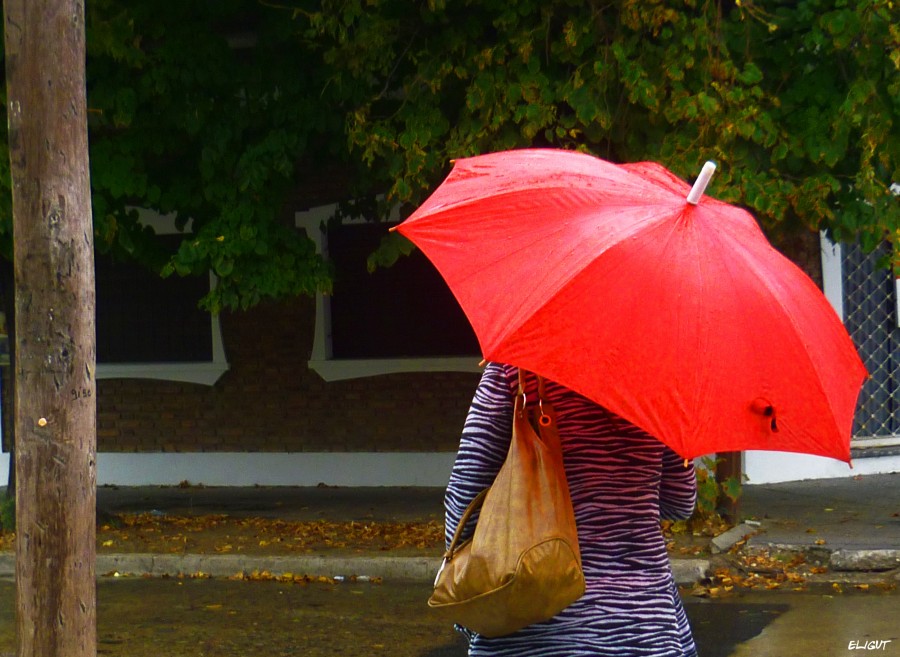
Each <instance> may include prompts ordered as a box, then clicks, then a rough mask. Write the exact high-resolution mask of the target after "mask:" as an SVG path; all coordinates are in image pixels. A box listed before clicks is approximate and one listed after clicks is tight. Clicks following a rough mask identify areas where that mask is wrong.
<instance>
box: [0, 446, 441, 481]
mask: <svg viewBox="0 0 900 657" xmlns="http://www.w3.org/2000/svg"><path fill="white" fill-rule="evenodd" d="M455 457H456V455H455V454H454V453H447V452H439V453H418V452H416V453H413V452H409V453H393V452H373V453H336V452H324V453H252V454H242V453H213V452H204V453H190V452H179V453H174V452H167V453H143V454H123V453H100V454H98V455H97V484H98V485H100V486H103V485H120V486H175V485H178V484H179V483H181V482H183V481H188V482H190V483H192V484H205V485H207V486H254V485H260V486H316V485H318V484H327V485H329V486H436V487H444V486H446V485H447V481H448V479H449V477H450V468H451V467H452V466H453V460H454V458H455ZM8 474H9V454H5V453H4V454H0V485H2V484H3V483H5V482H6V481H7V477H8Z"/></svg>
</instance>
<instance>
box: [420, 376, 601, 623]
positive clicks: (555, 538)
mask: <svg viewBox="0 0 900 657" xmlns="http://www.w3.org/2000/svg"><path fill="white" fill-rule="evenodd" d="M539 382H540V385H539V388H540V393H539V394H540V397H541V400H540V404H537V405H535V408H534V409H533V414H534V415H535V416H536V419H537V425H538V428H539V431H540V436H539V435H538V433H537V432H536V431H535V429H534V426H533V425H532V422H531V421H530V419H529V412H528V409H527V408H526V405H525V394H524V385H523V383H524V374H523V373H522V372H521V371H520V372H519V394H518V395H517V396H516V402H515V410H514V414H513V433H512V440H511V442H510V446H509V453H508V454H507V457H506V461H505V462H504V464H503V466H502V467H501V468H500V472H499V473H498V474H497V478H496V479H495V480H494V483H493V485H492V486H491V487H490V488H488V489H486V490H484V491H482V492H481V493H480V494H479V495H478V496H477V497H476V498H475V499H474V500H473V501H472V503H471V504H469V506H468V507H467V508H466V511H465V513H464V514H463V516H462V519H461V520H460V523H459V526H458V527H457V528H456V532H455V534H454V536H453V540H452V541H451V544H450V547H449V548H448V549H447V552H446V553H445V554H444V561H443V564H442V565H441V569H440V570H439V571H438V574H437V578H436V579H435V586H434V592H433V594H432V596H431V598H430V599H429V600H428V605H429V607H431V608H432V609H434V610H436V611H438V612H440V613H441V614H443V615H444V617H445V618H447V619H448V620H451V621H453V622H454V623H458V624H460V625H462V626H464V627H466V628H468V629H470V630H472V631H474V632H477V633H479V634H482V635H484V636H488V637H496V636H503V635H506V634H511V633H513V632H515V631H517V630H519V629H521V628H523V627H525V626H527V625H531V624H532V623H536V622H539V621H543V620H547V619H549V618H552V617H553V616H555V615H556V614H558V613H559V612H560V611H562V610H563V609H565V608H566V607H567V606H569V605H570V604H571V603H573V602H574V601H575V600H577V599H578V598H580V597H581V596H582V595H583V594H584V574H583V572H582V570H581V553H580V551H579V548H578V533H577V531H576V527H575V513H574V511H573V510H572V500H571V498H570V496H569V486H568V482H567V481H566V473H565V469H564V468H563V460H562V446H561V444H560V440H559V433H558V431H557V427H556V416H555V414H554V411H553V409H552V407H551V406H550V404H549V403H548V402H546V401H544V400H543V381H542V380H541V379H539ZM479 508H480V509H481V513H480V515H479V517H478V522H477V525H476V526H475V533H474V535H473V536H472V538H471V540H467V541H464V542H461V541H460V536H461V534H462V531H463V528H464V527H465V526H466V522H467V521H468V519H469V518H470V517H471V515H472V514H473V513H474V512H475V511H476V510H478V509H479Z"/></svg>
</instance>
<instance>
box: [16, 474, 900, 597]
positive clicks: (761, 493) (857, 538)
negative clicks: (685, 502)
mask: <svg viewBox="0 0 900 657" xmlns="http://www.w3.org/2000/svg"><path fill="white" fill-rule="evenodd" d="M97 498H98V507H99V508H100V509H102V510H103V511H105V512H109V513H122V512H132V513H136V512H152V513H159V514H169V515H205V514H226V515H229V516H234V517H262V518H272V519H282V520H289V521H291V520H293V521H303V520H316V519H326V520H330V521H335V522H340V521H351V520H357V521H369V522H373V521H394V522H419V521H422V522H425V521H429V520H438V521H440V520H442V519H443V490H441V489H437V488H392V487H379V488H354V487H327V486H320V487H311V488H308V487H283V486H282V487H204V486H190V487H184V488H181V487H101V488H99V489H98V491H97ZM739 512H740V516H741V518H742V519H743V522H742V523H741V524H739V525H738V526H736V527H735V528H734V529H733V530H731V531H730V532H728V533H727V534H726V535H723V536H720V537H719V538H718V539H716V542H715V543H714V545H713V550H714V551H717V550H718V551H721V552H723V553H724V552H727V551H728V550H729V548H731V547H732V546H733V545H734V544H735V543H739V547H740V549H743V550H771V551H779V552H788V553H789V552H800V553H803V554H804V555H806V556H807V557H808V558H809V559H810V560H811V561H814V562H816V563H819V564H821V565H823V566H825V568H824V570H825V571H827V572H824V573H822V574H821V575H819V578H820V580H822V581H835V582H853V581H864V580H866V578H871V577H876V578H878V579H880V580H885V579H887V580H893V581H894V582H897V581H900V474H885V475H869V476H862V477H858V478H850V477H848V478H840V479H826V480H810V481H799V482H788V483H779V484H757V485H747V486H745V487H744V490H743V494H742V497H741V501H740V509H739ZM13 559H14V556H13V555H11V554H3V555H0V574H4V573H5V574H9V573H11V572H12V571H13V570H14V568H13ZM438 561H439V555H437V554H435V553H428V554H425V555H423V556H414V557H410V556H392V555H391V554H390V553H384V552H380V553H373V554H363V555H352V556H346V555H338V554H332V553H312V554H304V555H297V556H265V555H255V556H253V555H239V554H214V555H211V554H99V555H98V562H97V572H98V573H106V572H113V571H118V572H123V573H126V572H128V573H141V574H150V575H163V574H176V573H192V572H201V571H202V572H205V573H209V574H210V575H213V576H218V575H233V574H235V573H236V572H240V571H244V572H252V571H253V570H269V571H271V572H278V571H282V572H287V571H290V572H302V573H306V574H310V575H325V576H329V577H334V576H338V577H342V576H345V577H351V576H357V577H363V578H366V577H380V578H383V579H391V580H398V581H418V582H426V581H431V580H432V579H433V577H434V573H435V570H436V567H437V564H438ZM714 561H715V557H712V561H711V558H710V557H709V556H703V557H689V558H688V557H678V556H674V557H673V559H672V563H673V569H674V571H675V575H676V580H677V581H678V582H679V584H682V585H689V584H691V583H693V582H698V581H701V580H703V579H704V578H705V577H706V576H707V575H708V574H709V572H710V569H711V568H712V567H713V565H714V563H713V562H714Z"/></svg>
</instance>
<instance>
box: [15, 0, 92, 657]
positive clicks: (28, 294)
mask: <svg viewBox="0 0 900 657" xmlns="http://www.w3.org/2000/svg"><path fill="white" fill-rule="evenodd" d="M3 7H4V33H5V37H6V80H7V113H8V118H9V156H10V165H11V173H12V189H13V194H12V196H13V243H14V265H15V285H16V295H15V296H16V318H15V321H16V338H17V340H18V345H17V352H16V356H17V358H16V371H15V374H14V375H15V378H16V399H15V422H16V429H17V432H16V507H17V509H16V512H17V515H16V610H17V630H18V651H17V654H18V657H88V656H90V657H95V656H96V654H97V639H96V582H95V579H94V562H95V556H96V545H95V543H96V538H95V537H96V532H95V527H94V522H95V521H94V518H95V513H96V506H95V505H96V471H95V456H96V405H95V391H94V382H95V380H94V371H95V352H96V348H95V337H94V265H93V230H92V222H91V197H90V179H89V172H88V141H87V119H86V113H87V102H86V91H85V70H84V68H85V41H84V40H85V37H84V2H83V0H4V1H3Z"/></svg>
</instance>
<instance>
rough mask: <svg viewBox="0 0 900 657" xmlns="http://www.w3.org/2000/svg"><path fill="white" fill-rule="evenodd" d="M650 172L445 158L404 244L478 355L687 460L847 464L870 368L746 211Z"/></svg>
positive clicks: (594, 161)
mask: <svg viewBox="0 0 900 657" xmlns="http://www.w3.org/2000/svg"><path fill="white" fill-rule="evenodd" d="M689 190H690V187H689V185H687V183H685V182H684V181H682V180H680V179H679V178H677V177H676V176H675V175H673V174H672V173H671V172H669V171H668V170H667V169H665V168H664V167H662V166H660V165H658V164H654V163H639V164H628V165H615V164H612V163H609V162H606V161H604V160H600V159H598V158H595V157H592V156H590V155H585V154H582V153H576V152H572V151H562V150H554V149H530V150H529V149H526V150H515V151H506V152H500V153H493V154H489V155H482V156H477V157H472V158H467V159H462V160H457V161H456V162H455V165H454V168H453V170H452V172H451V173H450V175H449V176H448V178H447V179H446V180H445V181H444V182H443V183H442V184H441V185H440V187H438V189H437V190H436V191H435V192H434V194H432V196H431V197H429V198H428V199H427V200H426V201H425V203H424V204H422V206H421V207H420V208H418V210H417V211H416V212H415V213H414V214H413V215H412V216H410V217H409V218H408V219H407V220H406V221H405V222H403V223H402V224H400V226H399V227H398V230H399V231H400V232H401V233H402V234H403V235H405V236H406V237H408V238H409V239H410V240H411V241H412V242H413V243H415V244H416V245H417V246H418V247H419V248H421V249H422V251H423V252H424V253H425V255H426V256H427V257H428V258H429V259H430V260H431V261H432V263H433V264H434V265H435V267H437V269H438V271H439V272H440V273H441V274H442V276H443V277H444V278H445V280H446V281H447V283H448V285H449V287H450V289H451V290H452V291H453V293H454V295H455V296H456V298H457V300H458V301H459V303H460V305H461V306H462V309H463V311H464V312H465V313H466V315H467V316H468V318H469V321H470V322H471V324H472V327H473V329H474V331H475V334H476V336H477V337H478V340H479V343H480V346H481V349H482V353H483V356H484V358H485V359H487V360H492V361H496V362H501V363H508V364H512V365H517V366H520V367H523V368H526V369H528V370H531V371H534V372H537V373H538V374H541V375H543V376H545V377H547V378H549V379H552V380H554V381H557V382H559V383H561V384H563V385H565V386H567V387H569V388H571V389H573V390H575V391H576V392H579V393H581V394H582V395H585V396H586V397H589V398H591V399H593V400H594V401H596V402H597V403H599V404H601V405H602V406H604V407H606V408H608V409H609V410H611V411H612V412H614V413H616V414H618V415H621V416H622V417H624V418H626V419H628V420H629V421H631V422H633V423H634V424H636V425H637V426H639V427H641V428H642V429H644V430H645V431H647V432H648V433H650V434H652V435H654V436H656V437H657V438H659V439H660V440H662V441H663V442H664V443H666V444H667V445H669V446H670V447H672V448H673V449H674V450H675V451H676V452H678V453H679V454H680V455H682V456H683V457H685V458H691V457H694V456H698V455H702V454H708V453H712V452H721V451H734V450H744V449H765V450H779V451H790V452H804V453H809V454H818V455H824V456H831V457H833V458H837V459H841V460H844V461H849V458H850V433H851V429H852V422H853V415H854V411H855V407H856V401H857V396H858V394H859V390H860V387H861V385H862V382H863V380H864V379H865V377H866V370H865V367H864V366H863V364H862V362H861V361H860V359H859V356H858V355H857V353H856V349H855V348H854V346H853V344H852V342H851V341H850V338H849V336H848V335H847V332H846V331H845V329H844V327H843V325H842V324H841V322H840V320H839V319H838V317H837V315H836V313H835V312H834V310H833V309H832V308H831V306H830V304H829V303H828V301H827V300H826V299H825V297H824V295H823V294H822V292H821V291H820V290H819V288H818V287H817V286H816V285H815V283H813V281H812V280H811V279H810V278H809V277H808V276H807V275H806V274H804V273H803V272H802V271H801V270H800V269H799V268H798V267H796V266H795V265H794V264H793V263H791V262H790V261H789V260H788V259H787V258H785V257H784V256H782V255H781V254H780V253H778V252H777V251H776V250H775V249H774V248H772V246H771V245H770V244H769V242H768V241H767V240H766V238H765V236H764V235H763V233H762V231H761V230H760V229H759V227H758V225H757V223H756V221H755V220H754V219H753V217H752V216H751V215H750V214H749V213H747V212H746V211H744V210H742V209H740V208H737V207H735V206H732V205H729V204H726V203H722V202H720V201H717V200H715V199H713V198H710V197H708V196H703V197H702V198H701V199H700V201H699V203H697V204H696V205H695V204H692V203H688V202H687V200H686V197H687V194H688V192H689Z"/></svg>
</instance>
